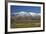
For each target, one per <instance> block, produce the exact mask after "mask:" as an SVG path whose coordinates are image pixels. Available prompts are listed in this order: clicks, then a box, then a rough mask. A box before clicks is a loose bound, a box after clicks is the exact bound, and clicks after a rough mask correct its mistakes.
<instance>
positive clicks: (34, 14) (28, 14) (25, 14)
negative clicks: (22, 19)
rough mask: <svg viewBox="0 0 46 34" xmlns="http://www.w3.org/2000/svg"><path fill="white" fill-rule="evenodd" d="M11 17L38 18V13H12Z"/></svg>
mask: <svg viewBox="0 0 46 34" xmlns="http://www.w3.org/2000/svg"><path fill="white" fill-rule="evenodd" d="M12 15H14V16H16V15H17V16H40V13H33V12H24V11H21V12H16V13H12Z"/></svg>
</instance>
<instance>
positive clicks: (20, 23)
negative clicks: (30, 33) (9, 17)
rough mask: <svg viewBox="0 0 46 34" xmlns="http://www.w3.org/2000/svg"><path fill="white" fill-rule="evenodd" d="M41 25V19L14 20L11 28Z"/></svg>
mask: <svg viewBox="0 0 46 34" xmlns="http://www.w3.org/2000/svg"><path fill="white" fill-rule="evenodd" d="M29 27H40V20H26V21H25V20H24V21H12V23H11V28H29Z"/></svg>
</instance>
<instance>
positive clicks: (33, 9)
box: [11, 5, 41, 13]
mask: <svg viewBox="0 0 46 34" xmlns="http://www.w3.org/2000/svg"><path fill="white" fill-rule="evenodd" d="M40 10H41V8H40V7H39V6H16V5H11V12H12V13H14V12H20V11H25V12H34V13H40Z"/></svg>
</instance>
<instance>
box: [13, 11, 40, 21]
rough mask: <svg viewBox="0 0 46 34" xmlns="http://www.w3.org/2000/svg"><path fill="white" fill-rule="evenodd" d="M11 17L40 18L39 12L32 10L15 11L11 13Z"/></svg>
mask: <svg viewBox="0 0 46 34" xmlns="http://www.w3.org/2000/svg"><path fill="white" fill-rule="evenodd" d="M12 19H15V20H40V13H33V12H23V11H21V12H17V13H12Z"/></svg>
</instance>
